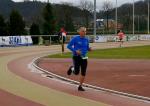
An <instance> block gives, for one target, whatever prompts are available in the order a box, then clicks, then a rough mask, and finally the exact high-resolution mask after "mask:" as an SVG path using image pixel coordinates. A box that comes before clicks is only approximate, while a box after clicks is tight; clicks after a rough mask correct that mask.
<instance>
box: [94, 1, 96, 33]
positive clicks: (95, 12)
mask: <svg viewBox="0 0 150 106" xmlns="http://www.w3.org/2000/svg"><path fill="white" fill-rule="evenodd" d="M94 36H96V0H94Z"/></svg>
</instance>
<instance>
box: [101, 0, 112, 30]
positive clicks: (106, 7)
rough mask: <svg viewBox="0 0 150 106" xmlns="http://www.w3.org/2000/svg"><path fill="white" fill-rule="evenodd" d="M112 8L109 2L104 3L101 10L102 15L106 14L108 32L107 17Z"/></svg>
mask: <svg viewBox="0 0 150 106" xmlns="http://www.w3.org/2000/svg"><path fill="white" fill-rule="evenodd" d="M112 8H113V6H112V3H111V2H110V1H104V3H103V10H104V13H105V14H106V19H107V26H106V28H107V30H108V19H109V15H110V12H111V10H112Z"/></svg>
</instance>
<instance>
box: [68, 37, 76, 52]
mask: <svg viewBox="0 0 150 106" xmlns="http://www.w3.org/2000/svg"><path fill="white" fill-rule="evenodd" d="M74 42H75V39H74V38H73V39H72V40H71V41H70V42H69V43H68V45H67V48H68V49H69V50H71V51H72V52H74V51H75V49H74V47H73V46H74Z"/></svg>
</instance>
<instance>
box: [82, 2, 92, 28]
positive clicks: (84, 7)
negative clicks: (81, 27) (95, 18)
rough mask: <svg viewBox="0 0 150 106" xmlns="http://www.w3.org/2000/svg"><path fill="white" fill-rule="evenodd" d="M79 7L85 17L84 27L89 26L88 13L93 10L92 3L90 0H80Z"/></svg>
mask: <svg viewBox="0 0 150 106" xmlns="http://www.w3.org/2000/svg"><path fill="white" fill-rule="evenodd" d="M80 8H81V10H82V12H83V17H84V19H85V25H86V27H88V26H89V16H90V13H91V12H93V10H94V5H93V3H92V2H91V1H88V0H80Z"/></svg>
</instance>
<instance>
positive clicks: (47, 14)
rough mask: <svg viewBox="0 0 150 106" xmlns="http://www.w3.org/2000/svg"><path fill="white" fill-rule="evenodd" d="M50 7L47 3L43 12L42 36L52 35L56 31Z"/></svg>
mask: <svg viewBox="0 0 150 106" xmlns="http://www.w3.org/2000/svg"><path fill="white" fill-rule="evenodd" d="M52 9H53V8H52V6H51V4H50V3H48V4H47V5H46V6H45V8H44V11H43V18H44V24H43V34H45V35H49V34H54V33H55V30H56V22H55V19H54V15H53V12H52Z"/></svg>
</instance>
